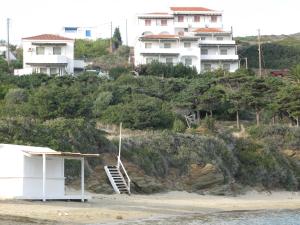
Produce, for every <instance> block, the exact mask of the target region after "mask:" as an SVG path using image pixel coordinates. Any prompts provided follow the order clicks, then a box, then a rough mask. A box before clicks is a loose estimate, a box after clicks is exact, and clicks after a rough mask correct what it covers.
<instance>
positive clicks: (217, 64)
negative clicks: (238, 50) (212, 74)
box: [201, 61, 239, 72]
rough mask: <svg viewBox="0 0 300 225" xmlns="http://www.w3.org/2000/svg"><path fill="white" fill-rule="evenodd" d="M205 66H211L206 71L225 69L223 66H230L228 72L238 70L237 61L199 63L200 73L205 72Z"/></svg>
mask: <svg viewBox="0 0 300 225" xmlns="http://www.w3.org/2000/svg"><path fill="white" fill-rule="evenodd" d="M205 64H209V65H211V69H210V70H208V71H212V70H217V69H225V68H224V64H229V65H230V69H229V72H234V71H236V70H237V69H238V68H239V63H238V61H201V72H206V71H207V70H205Z"/></svg>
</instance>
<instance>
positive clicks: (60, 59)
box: [26, 55, 68, 64]
mask: <svg viewBox="0 0 300 225" xmlns="http://www.w3.org/2000/svg"><path fill="white" fill-rule="evenodd" d="M26 63H60V64H67V63H68V58H67V57H66V56H63V55H32V56H30V57H28V59H27V60H26Z"/></svg>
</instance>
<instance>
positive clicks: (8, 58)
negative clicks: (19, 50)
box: [6, 18, 10, 66]
mask: <svg viewBox="0 0 300 225" xmlns="http://www.w3.org/2000/svg"><path fill="white" fill-rule="evenodd" d="M9 23H10V19H9V18H7V43H6V44H7V49H6V56H7V58H6V59H7V64H8V66H9V64H10V55H9V52H10V51H9Z"/></svg>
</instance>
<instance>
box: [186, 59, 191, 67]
mask: <svg viewBox="0 0 300 225" xmlns="http://www.w3.org/2000/svg"><path fill="white" fill-rule="evenodd" d="M184 65H185V66H191V65H192V58H185V59H184Z"/></svg>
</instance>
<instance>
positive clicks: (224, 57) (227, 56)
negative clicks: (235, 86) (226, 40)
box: [201, 55, 239, 61]
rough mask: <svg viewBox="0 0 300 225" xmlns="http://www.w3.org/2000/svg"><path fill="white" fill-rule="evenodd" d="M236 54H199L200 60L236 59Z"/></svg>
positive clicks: (237, 57)
mask: <svg viewBox="0 0 300 225" xmlns="http://www.w3.org/2000/svg"><path fill="white" fill-rule="evenodd" d="M238 59H239V56H238V55H201V60H211V61H213V60H238Z"/></svg>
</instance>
